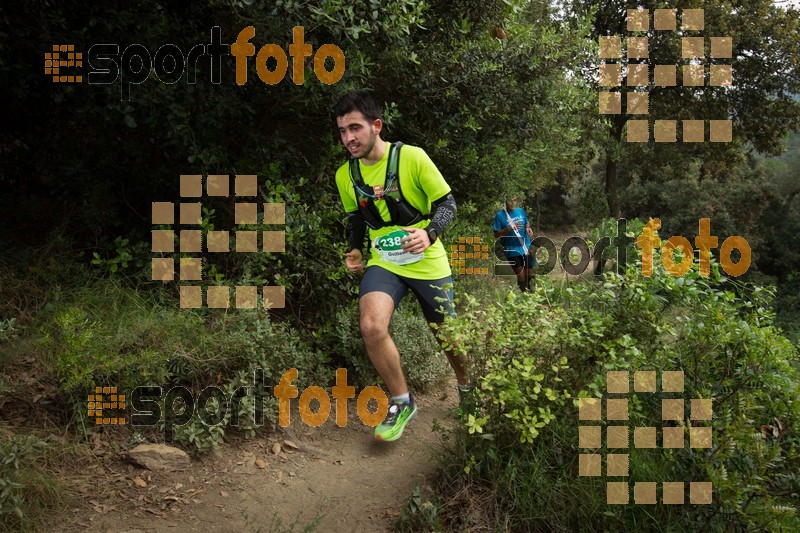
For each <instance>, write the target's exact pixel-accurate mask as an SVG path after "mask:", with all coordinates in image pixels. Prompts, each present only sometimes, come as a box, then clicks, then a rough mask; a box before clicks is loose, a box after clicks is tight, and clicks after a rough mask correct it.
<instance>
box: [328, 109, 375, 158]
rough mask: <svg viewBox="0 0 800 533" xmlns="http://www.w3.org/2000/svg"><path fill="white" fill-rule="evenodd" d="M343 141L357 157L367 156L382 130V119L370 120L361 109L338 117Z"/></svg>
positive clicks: (337, 122)
mask: <svg viewBox="0 0 800 533" xmlns="http://www.w3.org/2000/svg"><path fill="white" fill-rule="evenodd" d="M336 124H337V125H338V126H339V135H340V136H341V138H342V143H343V144H344V146H345V148H347V150H348V151H349V152H350V155H351V156H353V157H355V158H356V159H360V158H362V157H365V156H366V155H368V154H369V153H370V152H372V149H373V148H374V147H375V140H376V139H377V137H378V134H379V133H380V131H381V127H382V123H381V120H380V119H377V120H374V121H369V120H367V118H366V117H365V116H364V114H363V113H362V112H361V111H351V112H350V113H347V114H345V115H342V116H341V117H336Z"/></svg>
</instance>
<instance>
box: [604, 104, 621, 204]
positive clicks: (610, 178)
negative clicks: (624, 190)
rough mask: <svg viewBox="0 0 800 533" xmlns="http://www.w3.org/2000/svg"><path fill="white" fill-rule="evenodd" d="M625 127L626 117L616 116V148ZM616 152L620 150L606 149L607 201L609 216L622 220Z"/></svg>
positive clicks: (613, 131) (613, 124) (613, 135)
mask: <svg viewBox="0 0 800 533" xmlns="http://www.w3.org/2000/svg"><path fill="white" fill-rule="evenodd" d="M624 126H625V118H624V116H623V115H617V116H615V117H614V121H613V123H612V126H611V138H612V139H613V140H614V141H615V142H616V148H619V147H620V143H621V142H622V128H623V127H624ZM615 152H616V153H618V150H610V149H606V200H608V214H609V216H611V217H612V218H620V217H621V216H622V212H621V211H620V209H619V203H618V202H617V160H616V159H615V155H616V154H615Z"/></svg>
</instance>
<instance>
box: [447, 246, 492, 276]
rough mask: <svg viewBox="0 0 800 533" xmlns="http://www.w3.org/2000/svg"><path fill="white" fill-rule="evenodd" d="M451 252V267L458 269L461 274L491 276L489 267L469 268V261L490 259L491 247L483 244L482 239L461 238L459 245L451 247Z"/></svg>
mask: <svg viewBox="0 0 800 533" xmlns="http://www.w3.org/2000/svg"><path fill="white" fill-rule="evenodd" d="M470 247H471V248H470ZM450 252H451V253H450V266H452V267H453V268H458V273H459V274H483V275H485V276H488V275H489V268H488V267H468V266H467V259H489V245H487V244H481V238H480V237H459V238H458V244H452V245H450Z"/></svg>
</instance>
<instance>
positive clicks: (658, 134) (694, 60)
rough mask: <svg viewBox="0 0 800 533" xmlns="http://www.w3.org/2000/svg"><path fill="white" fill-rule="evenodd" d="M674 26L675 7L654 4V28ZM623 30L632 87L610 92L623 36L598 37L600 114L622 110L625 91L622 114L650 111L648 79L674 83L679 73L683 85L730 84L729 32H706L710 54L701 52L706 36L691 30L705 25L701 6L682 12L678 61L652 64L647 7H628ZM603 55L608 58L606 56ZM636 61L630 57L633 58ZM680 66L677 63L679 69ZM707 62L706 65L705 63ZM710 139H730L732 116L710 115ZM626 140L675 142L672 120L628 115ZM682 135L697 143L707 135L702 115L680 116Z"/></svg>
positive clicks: (618, 81) (619, 72)
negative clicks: (695, 117)
mask: <svg viewBox="0 0 800 533" xmlns="http://www.w3.org/2000/svg"><path fill="white" fill-rule="evenodd" d="M676 27H677V10H676V9H656V10H654V15H653V27H652V30H653V31H655V32H674V31H677V30H676ZM627 29H628V32H630V35H628V36H626V38H625V41H624V44H625V48H626V54H625V57H626V58H627V59H628V63H627V72H625V84H626V85H627V86H628V87H630V88H631V89H630V90H629V91H628V92H623V91H612V90H611V88H612V87H621V86H622V79H623V64H622V62H621V59H622V58H623V38H622V36H619V35H614V36H604V37H600V42H599V45H600V58H601V59H602V60H604V61H603V62H601V64H600V71H599V84H600V86H601V87H603V88H604V90H601V92H600V93H599V95H598V100H599V106H600V113H601V114H604V115H621V114H622V99H623V94H624V95H625V100H626V101H625V112H626V114H627V115H649V114H650V110H649V104H650V87H651V84H650V80H651V75H652V80H653V83H652V86H654V87H675V86H677V85H678V72H680V73H681V81H682V85H683V86H684V87H705V86H706V80H708V86H710V87H731V86H733V66H732V65H731V64H730V59H731V58H732V57H733V40H732V38H731V37H729V36H728V37H710V38H709V41H708V44H709V55H708V56H707V55H706V37H704V36H702V35H699V36H698V35H696V33H697V32H702V31H703V30H704V29H705V12H704V10H703V9H684V10H682V11H681V27H680V30H681V35H682V36H681V59H683V60H685V61H686V63H685V64H683V65H672V64H670V65H655V66H654V68H652V69H651V65H650V64H649V63H648V59H649V58H650V50H649V44H650V42H649V37H648V36H647V35H648V32H650V31H651V25H650V10H649V9H643V8H639V9H628V11H627ZM605 60H608V61H605ZM634 61H635V62H634ZM679 67H680V68H679ZM706 67H708V68H706ZM708 122H709V140H710V141H711V142H722V143H728V142H731V141H732V140H733V121H732V120H728V119H725V120H710V121H708ZM626 127H627V138H626V139H627V142H649V141H650V139H651V133H650V131H651V129H652V131H653V134H652V138H654V140H655V142H657V143H674V142H678V121H677V120H653V121H652V122H651V121H650V120H649V119H630V120H628V121H627V123H626ZM680 129H681V134H682V140H683V142H684V143H702V142H705V140H706V127H705V121H703V120H683V121H681V128H680Z"/></svg>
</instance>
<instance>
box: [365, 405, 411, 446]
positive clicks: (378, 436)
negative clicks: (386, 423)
mask: <svg viewBox="0 0 800 533" xmlns="http://www.w3.org/2000/svg"><path fill="white" fill-rule="evenodd" d="M417 410H418V409H417V406H416V405H415V406H414V410H413V411H411V414H410V415H409V416H408V420H406V423H405V424H403V428H402V429H401V430H400V432H399V433H398V434H397V436H395V437H394V438H391V439H385V438H383V437H382V436H381V435H375V440H379V441H381V442H394V441H396V440H397V439H399V438H400V437H402V436H403V432H404V431H405V430H406V426H407V425H408V423H409V422H411V421H412V420H413V419H414V417H415V416H416V415H417Z"/></svg>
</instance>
